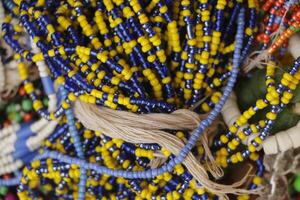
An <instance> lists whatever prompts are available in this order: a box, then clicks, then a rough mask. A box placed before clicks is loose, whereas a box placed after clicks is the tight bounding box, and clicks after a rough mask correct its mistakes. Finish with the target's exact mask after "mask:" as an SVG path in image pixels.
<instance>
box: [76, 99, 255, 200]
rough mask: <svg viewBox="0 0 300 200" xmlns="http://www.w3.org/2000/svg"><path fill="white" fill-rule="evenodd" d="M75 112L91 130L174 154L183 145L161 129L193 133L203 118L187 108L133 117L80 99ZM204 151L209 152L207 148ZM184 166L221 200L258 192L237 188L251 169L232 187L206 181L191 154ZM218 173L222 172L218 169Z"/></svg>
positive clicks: (176, 153)
mask: <svg viewBox="0 0 300 200" xmlns="http://www.w3.org/2000/svg"><path fill="white" fill-rule="evenodd" d="M74 111H75V116H76V117H77V118H78V120H79V121H80V122H81V123H82V124H83V125H84V126H85V127H86V128H88V129H90V130H94V131H100V132H102V133H104V134H105V135H107V136H109V137H112V138H119V139H122V140H124V141H126V142H130V143H157V144H159V145H161V146H162V147H164V148H166V149H167V150H169V151H170V152H171V153H172V154H174V155H178V154H179V152H180V150H181V149H182V148H183V146H184V143H183V142H182V141H181V140H180V139H179V138H177V137H176V136H174V135H172V134H170V133H168V132H165V131H162V130H187V131H192V130H194V129H195V128H197V127H198V124H199V122H200V120H201V119H203V118H205V117H204V116H199V115H198V114H197V113H195V112H193V111H190V110H187V109H179V110H176V111H175V112H173V113H170V114H164V113H150V114H134V113H130V112H126V111H118V110H112V109H109V108H105V107H98V106H96V105H92V104H87V103H84V102H81V101H79V100H77V101H76V102H75V105H74ZM204 143H205V142H204ZM205 149H206V150H208V146H207V147H205ZM183 164H184V165H185V167H186V168H187V169H188V171H189V172H190V173H191V174H192V175H193V177H194V178H195V179H196V180H197V181H199V183H201V184H202V186H203V187H204V188H206V189H207V190H209V191H210V192H213V193H215V194H217V195H219V196H220V197H222V198H223V199H226V198H228V197H227V196H226V194H237V195H239V194H259V193H260V190H259V189H258V190H251V191H249V190H246V189H239V188H237V187H239V186H241V185H242V184H243V183H244V182H245V181H246V179H247V178H248V175H249V173H250V170H249V171H248V173H247V174H246V175H245V177H244V178H243V179H242V180H241V181H238V182H236V183H234V184H231V185H222V184H218V183H216V182H213V181H211V180H210V179H209V177H208V174H207V172H206V169H205V168H204V166H203V165H202V164H201V163H200V162H198V161H197V159H196V158H195V157H194V155H193V154H192V153H189V154H188V156H187V157H186V158H185V160H184V162H183ZM217 167H218V166H217ZM211 169H214V168H213V167H212V168H211ZM218 170H220V171H222V169H221V168H219V167H218ZM220 171H219V172H220ZM219 172H217V173H219ZM221 174H222V173H221Z"/></svg>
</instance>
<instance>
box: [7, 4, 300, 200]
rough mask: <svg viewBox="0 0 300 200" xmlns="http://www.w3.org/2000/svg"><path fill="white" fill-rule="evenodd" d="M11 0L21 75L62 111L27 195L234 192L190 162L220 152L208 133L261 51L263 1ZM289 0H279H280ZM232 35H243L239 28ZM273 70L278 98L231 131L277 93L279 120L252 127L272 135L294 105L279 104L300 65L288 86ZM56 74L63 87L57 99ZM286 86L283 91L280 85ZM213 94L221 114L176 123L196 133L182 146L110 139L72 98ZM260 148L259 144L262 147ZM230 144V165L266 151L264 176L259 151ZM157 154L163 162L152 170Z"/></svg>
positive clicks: (211, 101) (178, 98) (193, 98)
mask: <svg viewBox="0 0 300 200" xmlns="http://www.w3.org/2000/svg"><path fill="white" fill-rule="evenodd" d="M176 2H177V1H176ZM6 4H7V7H8V11H11V14H9V15H7V17H6V19H5V21H4V23H3V26H2V30H3V38H4V39H5V41H6V42H7V44H9V45H10V46H11V47H12V48H13V49H14V52H15V58H14V59H16V60H17V61H18V62H19V71H20V77H21V80H22V81H23V84H24V85H25V90H26V93H27V94H28V95H29V96H30V98H31V100H32V101H33V107H34V109H35V111H36V112H37V113H38V114H39V115H40V116H41V117H42V118H44V119H46V120H49V121H50V122H49V124H48V125H49V126H50V124H52V125H51V127H52V129H51V128H49V127H48V126H46V127H45V131H46V130H47V131H48V132H47V133H42V134H37V135H39V137H38V138H35V139H28V140H26V141H28V142H26V143H27V144H32V145H33V144H35V145H36V144H40V142H41V141H42V140H43V139H45V138H47V139H46V140H45V141H44V149H46V150H45V152H44V153H43V154H42V155H41V156H38V157H37V158H36V160H35V161H33V162H32V163H31V164H30V165H28V166H26V168H24V170H23V177H22V179H21V183H20V185H19V188H18V192H19V197H20V198H21V199H30V198H38V197H41V198H43V196H44V195H48V194H51V195H53V196H55V197H57V198H66V199H77V198H78V199H85V198H86V199H97V198H109V199H116V198H117V199H124V198H125V197H126V196H128V197H129V198H132V199H133V198H136V199H180V198H181V197H184V198H186V199H201V198H202V199H208V198H210V197H211V198H213V196H214V195H220V194H223V193H226V192H223V191H222V189H221V187H219V186H218V185H217V186H216V187H217V189H215V190H214V188H209V187H207V185H205V184H206V183H203V184H202V181H203V179H201V178H202V177H193V174H190V172H189V171H188V170H187V169H186V168H185V167H184V166H183V165H182V164H181V163H182V161H183V160H184V159H185V157H186V156H187V154H188V153H189V152H191V151H196V150H198V151H199V154H200V156H201V157H202V159H203V160H200V162H201V163H205V162H206V160H207V159H208V158H207V157H206V156H205V153H204V152H203V147H202V145H201V144H198V143H197V140H198V139H199V137H200V135H201V134H202V132H203V131H204V129H206V128H207V127H208V126H209V125H211V123H212V121H213V120H214V119H215V118H216V117H217V115H218V114H219V112H220V110H221V108H222V106H223V104H224V102H225V101H226V99H227V97H228V96H229V94H230V92H231V90H232V88H233V85H234V82H235V79H236V76H237V71H238V66H239V65H240V63H242V61H243V58H245V57H246V55H247V54H248V52H249V51H250V47H251V45H252V42H253V40H254V38H255V33H256V31H257V30H256V29H257V26H258V24H257V23H256V20H257V18H256V16H257V14H258V8H257V7H258V6H257V3H256V2H255V1H252V0H249V1H247V2H246V1H245V2H243V1H233V0H232V1H231V0H230V1H223V0H217V1H207V0H199V1H189V0H182V1H178V3H175V4H174V5H171V4H170V2H167V1H163V0H158V1H137V0H130V1H123V0H112V1H111V0H104V1H97V0H91V1H89V2H85V1H80V0H74V1H69V0H68V1H59V2H55V1H30V2H29V1H25V0H15V1H14V2H11V1H6ZM283 5H285V4H284V2H279V4H278V7H280V6H281V7H282V6H283ZM290 6H291V5H287V9H288V8H289V7H290ZM264 7H266V9H267V7H268V5H266V6H264ZM230 13H233V14H230ZM276 15H277V14H276ZM278 16H279V17H282V16H283V15H282V13H279V14H278ZM272 18H274V16H272ZM295 19H296V18H295ZM14 20H15V21H18V22H20V26H21V27H20V29H18V28H15V27H14V25H13V23H14ZM277 21H278V20H277ZM271 23H272V21H271V22H270V24H271ZM276 23H277V22H276ZM270 26H271V25H270ZM294 26H295V27H297V20H296V22H292V24H291V27H292V28H291V30H292V29H293V30H292V32H293V33H294V32H295V31H296V30H294V28H293V27H294ZM21 33H22V34H25V35H29V36H30V38H31V40H30V43H32V44H29V45H21V42H20V37H19V35H21ZM232 34H236V37H234V38H233V37H230V35H232ZM267 34H269V33H267ZM290 34H291V32H290V31H289V32H288V33H286V34H284V35H285V36H289V35H290ZM283 39H285V38H280V42H278V43H276V45H277V46H278V45H280V44H281V43H282V40H283ZM279 43H280V44H279ZM273 49H275V47H274V48H273ZM28 63H34V64H35V65H37V66H38V69H39V75H40V77H41V80H42V83H43V86H44V90H45V93H46V95H47V96H48V98H49V107H48V111H47V110H46V108H45V106H43V105H42V101H41V99H39V98H38V96H37V94H36V91H35V90H36V89H35V87H34V84H33V83H32V82H31V81H30V79H29V76H28V68H29V64H28ZM271 65H273V64H272V63H271V64H270V66H271ZM297 69H298V68H297V67H295V69H294V71H295V70H296V71H297ZM273 71H274V70H273V68H272V67H268V77H266V79H267V80H266V84H267V85H268V94H267V97H266V99H267V100H265V101H264V100H259V101H258V103H257V106H255V107H253V108H250V109H249V110H248V111H247V112H245V113H244V115H243V116H242V117H241V118H240V119H239V120H238V121H237V122H236V123H235V124H237V125H238V127H231V128H230V131H233V132H235V131H236V129H238V128H239V127H241V126H242V125H243V124H244V123H246V122H247V119H249V118H251V117H252V116H253V115H254V114H255V113H256V112H257V111H258V110H259V109H263V108H264V107H266V105H265V104H267V103H269V102H270V104H271V107H272V108H271V112H270V113H268V114H267V119H268V120H267V121H266V122H265V123H263V122H262V123H260V124H258V125H257V128H256V127H255V125H250V129H251V128H252V129H253V130H252V129H251V131H253V132H258V131H260V130H261V131H262V133H261V134H260V136H261V137H263V138H265V137H266V135H267V133H268V130H269V129H270V126H271V124H272V121H273V120H274V118H275V117H276V114H277V113H278V112H279V111H280V110H281V109H282V107H283V106H281V105H280V106H278V105H277V104H279V102H282V103H283V104H286V103H288V100H289V99H290V98H291V95H290V94H291V92H292V90H293V88H294V85H295V84H296V82H297V81H296V79H295V78H294V77H293V75H294V73H296V72H292V71H293V69H292V70H291V73H292V75H291V76H292V78H291V77H290V76H289V75H284V79H283V83H282V84H281V86H276V87H275V85H274V84H273V82H274V79H273V75H274V73H273ZM52 80H55V83H56V84H57V85H63V86H62V87H63V88H62V89H60V90H62V91H60V93H61V94H62V95H60V96H61V97H60V98H61V99H60V101H61V104H60V105H58V108H57V109H55V107H56V104H57V100H56V94H55V87H53V85H52ZM293 84H294V85H293ZM285 86H290V87H291V88H290V89H291V90H289V89H288V88H286V87H285ZM278 88H279V89H280V88H281V89H280V90H282V91H281V92H278V93H276V89H278ZM281 96H282V97H281ZM204 97H208V98H206V99H205V100H204V101H203V102H202V103H201V106H200V108H197V109H196V111H197V112H201V113H205V112H208V111H210V110H211V112H210V113H209V115H208V117H207V119H206V120H204V121H202V122H201V123H200V126H199V128H198V129H196V130H195V132H193V134H192V135H191V136H189V134H188V133H187V132H186V131H185V132H181V131H178V130H173V131H171V130H167V131H168V132H169V133H170V134H174V135H176V136H177V137H179V138H181V139H183V140H184V141H185V142H186V146H185V147H184V148H183V149H182V151H181V152H180V153H179V154H178V155H171V154H170V152H169V151H168V148H166V147H161V146H159V145H157V144H131V143H127V142H125V141H122V140H119V139H116V138H109V137H107V136H106V135H105V134H106V133H105V132H104V133H99V132H97V131H90V130H87V129H85V128H84V127H83V126H82V125H81V124H80V123H79V122H77V120H76V119H74V116H73V114H72V110H71V108H70V107H71V106H72V101H75V100H80V101H84V102H87V103H91V104H96V105H97V106H106V107H109V108H111V109H118V110H125V111H128V112H137V113H139V114H142V113H143V114H145V113H152V112H164V113H169V112H172V111H174V110H175V109H177V108H182V107H184V108H189V107H193V106H195V105H197V103H198V102H199V100H201V99H203V98H204ZM273 104H274V105H273ZM52 120H57V121H59V122H55V121H52ZM44 122H46V121H44ZM255 128H256V129H258V130H256V129H255ZM250 129H249V130H250ZM247 130H248V129H247ZM50 132H53V133H52V134H51V135H50ZM242 134H243V133H241V134H239V135H241V137H243V136H244V135H242ZM245 134H246V133H245ZM247 134H248V132H247ZM249 134H250V133H249ZM20 135H22V136H23V135H24V136H25V135H27V133H22V134H20ZM227 135H228V137H229V138H228V139H227V140H229V139H231V141H227V140H226V137H225V139H224V137H222V138H223V139H221V140H226V141H225V142H224V141H222V142H224V143H228V148H227V149H230V150H231V151H230V152H229V153H231V152H232V153H235V152H234V150H235V148H236V147H235V146H237V145H238V144H237V142H236V141H238V142H239V140H236V139H234V136H233V133H229V134H227ZM26 139H27V138H26ZM255 142H256V143H258V142H260V139H254V142H253V144H252V145H254V146H255V147H256V146H258V145H256V143H255ZM23 143H24V141H22V144H23ZM35 145H33V146H35ZM195 145H196V146H195ZM250 146H251V145H250ZM250 146H249V152H250V149H251V151H252V150H253V148H254V147H252V146H251V147H250ZM29 147H31V145H29ZM37 147H38V145H37V146H35V147H34V148H31V149H35V148H37ZM225 150H226V149H225ZM58 152H60V153H58ZM8 153H11V152H10V151H8ZM162 154H163V155H162ZM223 154H224V150H223V149H222V150H220V151H219V152H218V153H217V156H218V158H217V160H218V161H220V160H221V162H220V164H222V165H223V166H225V165H226V164H227V162H229V163H230V162H231V163H234V162H235V161H236V160H240V161H242V160H243V159H244V158H243V156H242V155H244V154H245V155H246V154H247V156H250V157H251V159H252V160H256V161H257V166H258V168H259V170H258V171H257V177H259V176H261V174H262V167H261V158H259V159H258V156H257V154H255V153H252V154H251V155H250V153H247V152H246V153H245V152H244V154H242V153H241V152H240V153H237V154H232V155H230V154H228V156H227V154H226V156H227V157H229V156H230V157H229V158H228V159H227V157H226V156H224V157H222V156H223ZM248 154H249V155H248ZM157 155H159V156H160V158H161V159H160V160H158V159H157ZM219 155H220V157H222V158H219ZM247 156H245V158H246V157H247ZM77 157H79V158H80V159H78V158H77ZM155 161H156V162H158V161H160V163H159V164H157V165H156V167H154V168H153V169H151V166H152V165H154V164H155ZM224 161H225V162H224ZM201 184H202V185H203V186H202V185H201ZM42 185H44V186H42ZM253 185H254V186H253ZM253 185H251V186H250V189H253V188H254V187H255V186H257V185H259V178H255V179H253ZM40 188H43V190H44V191H42V192H40ZM222 192H223V193H222ZM229 192H230V191H229ZM212 193H215V194H212Z"/></svg>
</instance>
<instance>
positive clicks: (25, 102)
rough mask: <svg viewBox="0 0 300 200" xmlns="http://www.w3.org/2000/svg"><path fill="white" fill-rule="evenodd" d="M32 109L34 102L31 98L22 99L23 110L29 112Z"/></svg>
mask: <svg viewBox="0 0 300 200" xmlns="http://www.w3.org/2000/svg"><path fill="white" fill-rule="evenodd" d="M31 109H32V102H31V101H30V100H29V99H24V100H23V101H22V110H24V111H25V112H28V111H30V110H31Z"/></svg>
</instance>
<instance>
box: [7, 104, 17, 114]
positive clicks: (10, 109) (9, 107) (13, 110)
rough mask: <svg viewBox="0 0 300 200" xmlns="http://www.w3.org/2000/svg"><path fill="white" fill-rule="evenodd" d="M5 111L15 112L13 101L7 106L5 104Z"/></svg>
mask: <svg viewBox="0 0 300 200" xmlns="http://www.w3.org/2000/svg"><path fill="white" fill-rule="evenodd" d="M6 112H8V113H10V112H16V105H15V104H14V103H12V104H10V105H9V106H7V109H6Z"/></svg>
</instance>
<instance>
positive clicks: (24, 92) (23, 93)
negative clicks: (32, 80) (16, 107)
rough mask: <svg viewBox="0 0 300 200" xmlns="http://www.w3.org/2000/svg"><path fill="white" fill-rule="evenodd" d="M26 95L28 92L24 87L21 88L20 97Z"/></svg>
mask: <svg viewBox="0 0 300 200" xmlns="http://www.w3.org/2000/svg"><path fill="white" fill-rule="evenodd" d="M25 94H26V91H25V89H24V87H23V86H22V87H20V88H19V95H20V96H24V95H25Z"/></svg>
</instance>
